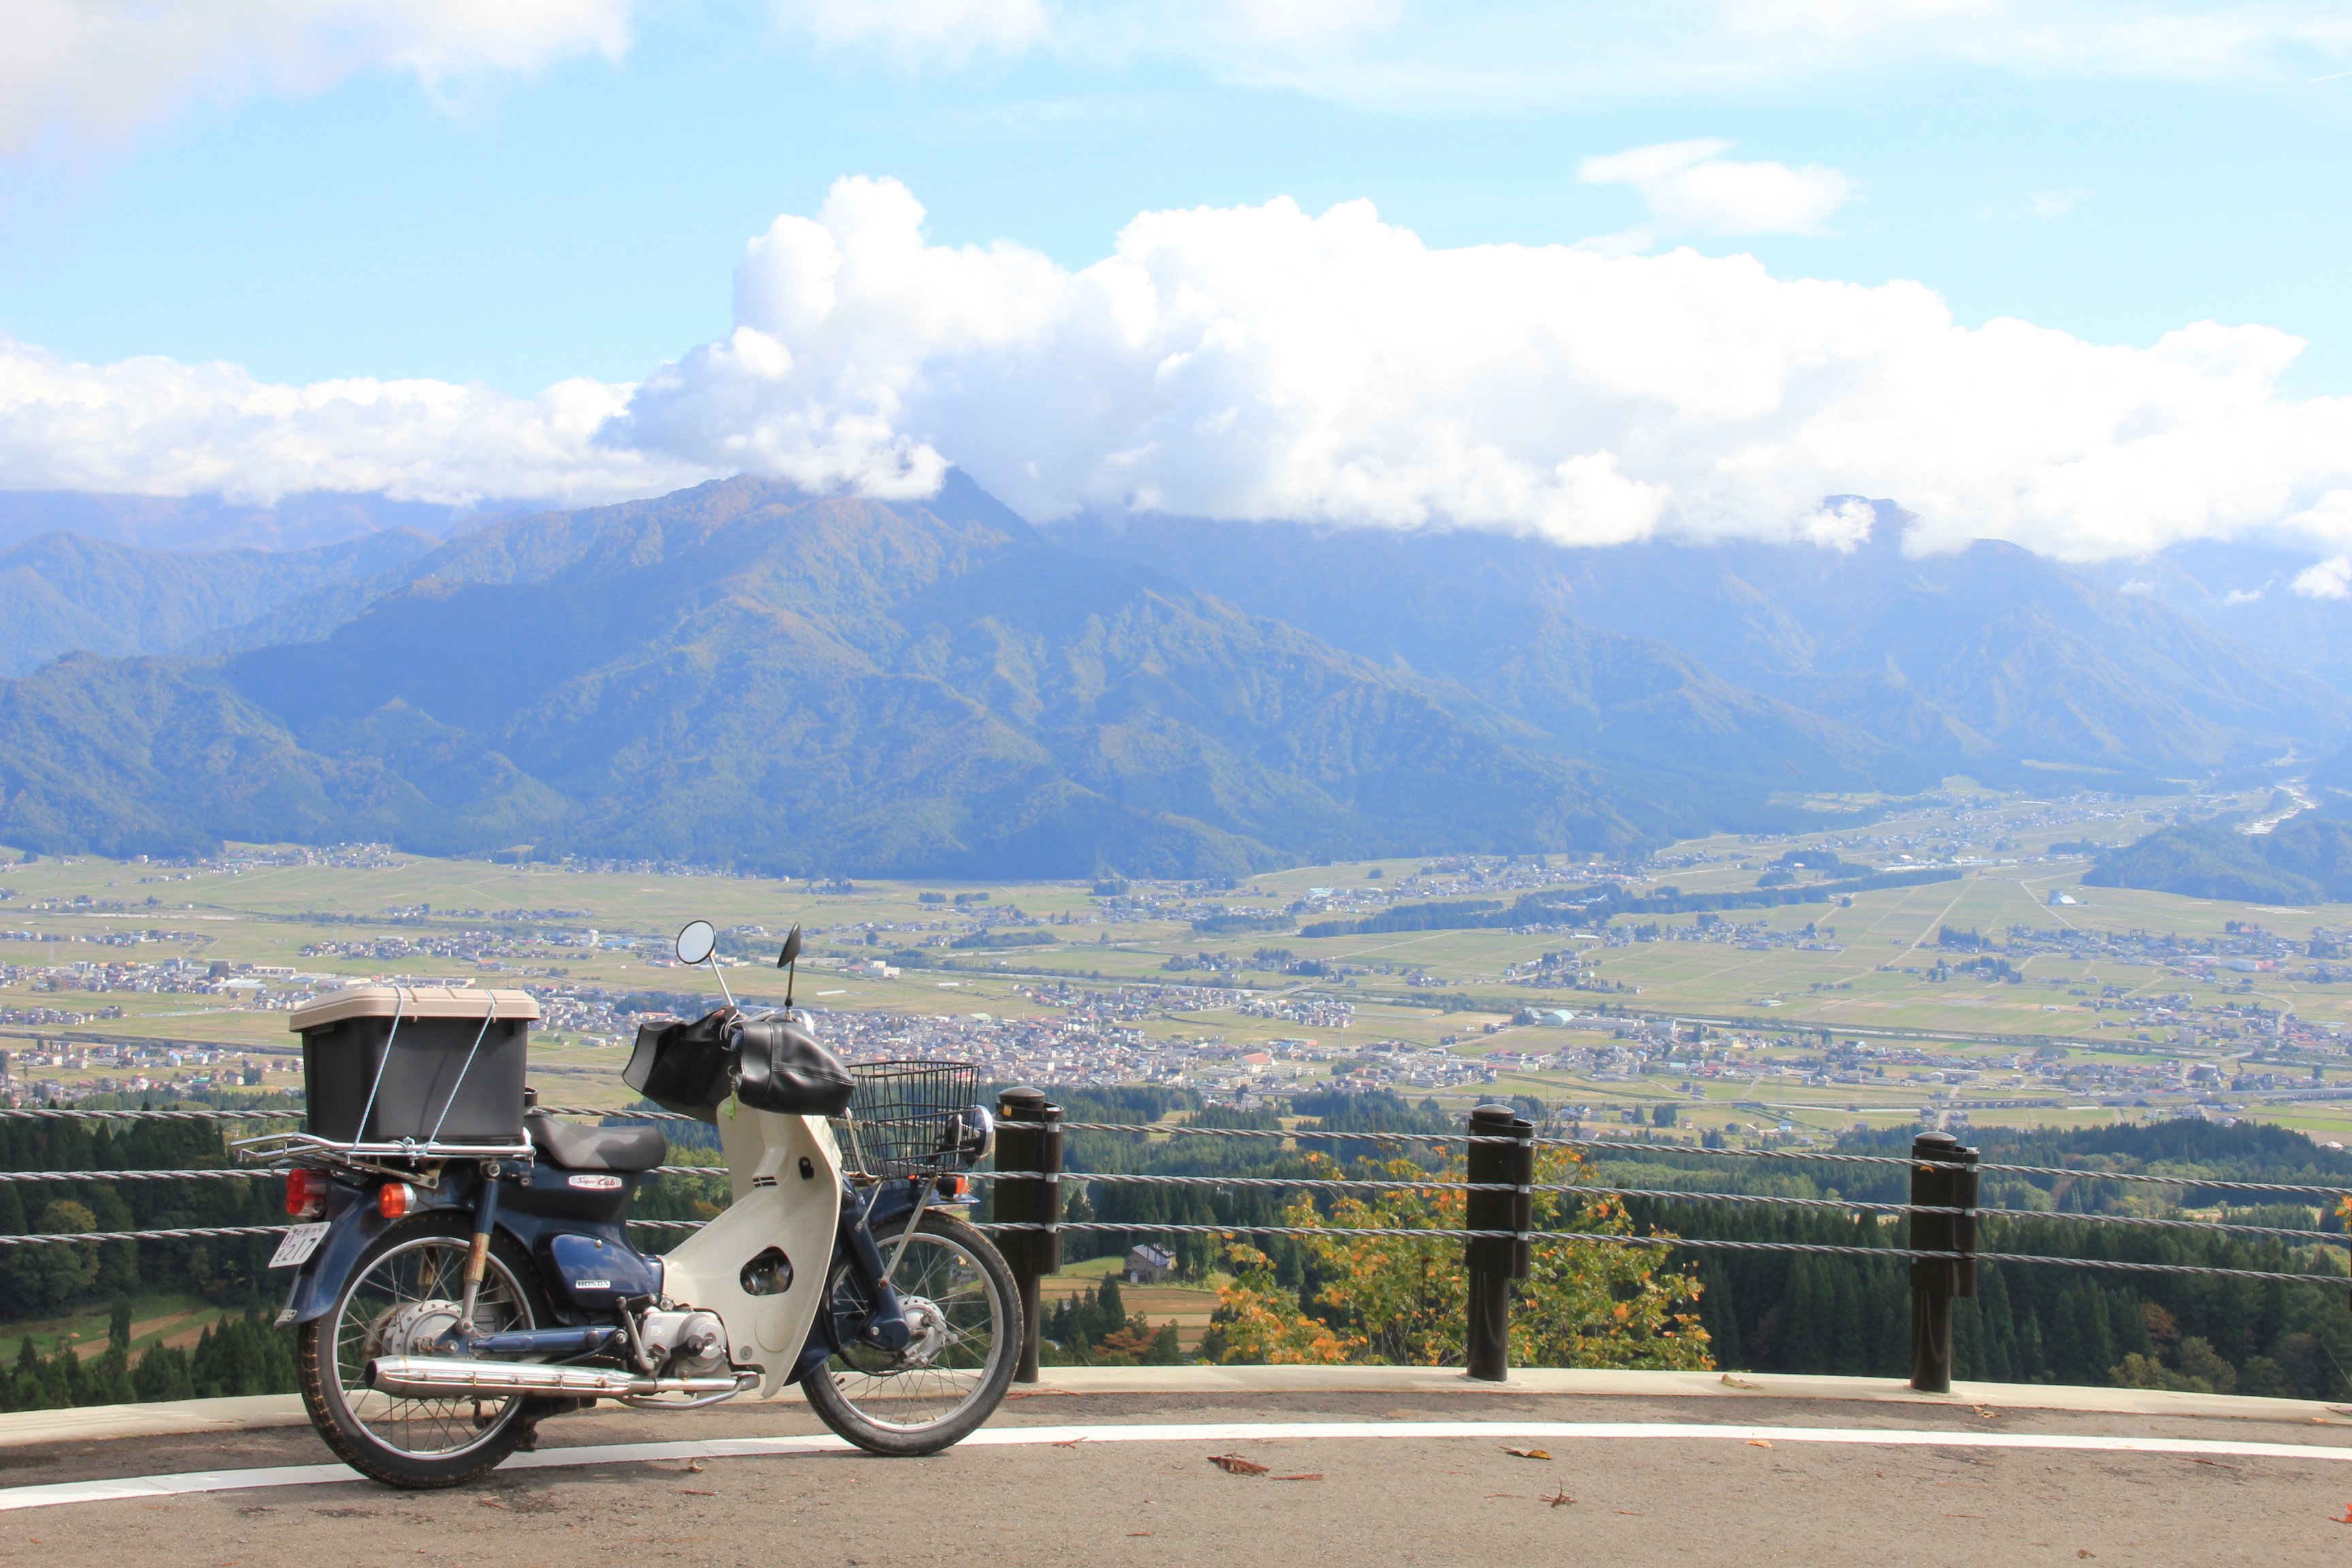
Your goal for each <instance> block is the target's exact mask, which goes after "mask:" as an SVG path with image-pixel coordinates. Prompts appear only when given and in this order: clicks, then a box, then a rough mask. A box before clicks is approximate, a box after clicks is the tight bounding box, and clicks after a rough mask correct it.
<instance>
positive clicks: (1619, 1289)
mask: <svg viewBox="0 0 2352 1568" xmlns="http://www.w3.org/2000/svg"><path fill="white" fill-rule="evenodd" d="M1314 1163H1315V1164H1316V1167H1317V1173H1318V1175H1336V1174H1338V1173H1339V1169H1338V1167H1337V1166H1336V1165H1335V1164H1333V1163H1332V1162H1330V1161H1329V1160H1328V1159H1327V1158H1323V1157H1320V1156H1318V1157H1317V1158H1316V1160H1315V1162H1314ZM1377 1173H1378V1179H1381V1180H1385V1181H1394V1182H1410V1183H1416V1184H1418V1183H1423V1182H1428V1183H1432V1184H1430V1185H1426V1186H1420V1185H1416V1186H1414V1187H1411V1188H1399V1189H1391V1190H1373V1191H1371V1192H1370V1193H1369V1194H1368V1195H1362V1196H1359V1195H1357V1194H1354V1193H1347V1194H1343V1195H1342V1196H1341V1197H1339V1199H1338V1201H1336V1202H1335V1203H1333V1204H1332V1205H1330V1208H1329V1210H1328V1213H1327V1212H1325V1211H1323V1210H1320V1209H1318V1207H1317V1206H1316V1205H1314V1203H1313V1202H1312V1201H1310V1200H1308V1199H1307V1198H1304V1197H1302V1198H1300V1199H1298V1200H1297V1201H1296V1202H1294V1203H1293V1204H1291V1205H1290V1206H1289V1207H1288V1209H1287V1210H1286V1212H1285V1214H1284V1215H1283V1223H1284V1224H1285V1225H1286V1226H1298V1227H1300V1228H1302V1229H1306V1230H1307V1231H1310V1232H1312V1231H1328V1232H1329V1233H1330V1234H1329V1235H1328V1236H1317V1235H1308V1236H1307V1237H1302V1238H1301V1242H1302V1245H1303V1247H1304V1248H1305V1250H1306V1252H1307V1255H1308V1257H1309V1258H1311V1259H1312V1260H1313V1261H1314V1264H1315V1266H1316V1274H1317V1276H1318V1281H1319V1282H1318V1285H1317V1286H1316V1287H1315V1288H1314V1289H1312V1290H1311V1291H1309V1292H1307V1298H1308V1299H1307V1300H1305V1301H1302V1300H1300V1293H1299V1292H1297V1291H1293V1290H1290V1289H1286V1288H1285V1287H1284V1286H1283V1285H1282V1284H1280V1283H1279V1282H1278V1281H1277V1280H1276V1278H1275V1271H1274V1265H1273V1260H1272V1259H1271V1258H1268V1257H1267V1256H1266V1254H1265V1253H1264V1252H1262V1251H1260V1250H1259V1249H1258V1248H1256V1247H1251V1246H1248V1245H1246V1244H1244V1243H1238V1242H1237V1243H1233V1244H1230V1245H1229V1246H1228V1247H1227V1248H1226V1260H1227V1265H1228V1267H1229V1268H1231V1269H1232V1270H1233V1274H1234V1281H1233V1283H1232V1284H1231V1285H1230V1286H1227V1287H1225V1288H1224V1289H1221V1290H1220V1291H1219V1292H1218V1306H1217V1310H1216V1313H1215V1317H1214V1321H1213V1331H1212V1335H1211V1338H1210V1341H1209V1343H1210V1344H1211V1345H1213V1346H1214V1347H1215V1348H1216V1349H1217V1350H1218V1352H1219V1353H1220V1357H1221V1359H1223V1360H1224V1361H1227V1362H1244V1363H1277V1364H1290V1365H1300V1364H1306V1365H1319V1364H1336V1363H1343V1362H1365V1363H1402V1364H1414V1365H1423V1366H1451V1365H1458V1364H1459V1363H1461V1362H1462V1360H1463V1357H1464V1335H1465V1325H1466V1321H1467V1320H1466V1313H1467V1308H1468V1302H1469V1277H1468V1274H1467V1272H1466V1270H1465V1268H1464V1265H1463V1258H1462V1243H1461V1241H1460V1240H1459V1239H1458V1238H1454V1237H1430V1238H1429V1239H1428V1240H1426V1241H1423V1240H1420V1239H1418V1238H1415V1237H1410V1236H1349V1235H1347V1234H1344V1233H1345V1232H1347V1231H1349V1230H1362V1229H1374V1230H1408V1231H1410V1230H1459V1229H1463V1228H1465V1227H1466V1225H1467V1218H1468V1198H1469V1194H1468V1193H1467V1192H1466V1191H1465V1188H1464V1186H1463V1183H1464V1182H1465V1180H1466V1173H1465V1163H1464V1162H1463V1161H1461V1160H1459V1159H1457V1160H1455V1161H1454V1162H1453V1163H1452V1164H1451V1165H1449V1166H1448V1168H1446V1169H1445V1170H1444V1171H1443V1172H1441V1173H1438V1174H1437V1175H1436V1176H1435V1177H1432V1176H1431V1174H1430V1173H1428V1172H1426V1171H1424V1170H1423V1169H1422V1167H1420V1166H1419V1165H1417V1164H1414V1163H1412V1162H1411V1161H1409V1160H1391V1161H1389V1162H1386V1163H1382V1164H1381V1165H1379V1166H1378V1167H1377ZM1585 1179H1587V1178H1586V1172H1585V1166H1584V1164H1583V1163H1582V1161H1581V1160H1580V1159H1579V1158H1578V1157H1577V1156H1576V1155H1574V1154H1573V1153H1570V1152H1566V1151H1559V1150H1547V1151H1544V1152H1542V1153H1541V1154H1540V1155H1539V1156H1538V1161H1537V1166H1536V1181H1537V1183H1538V1185H1544V1184H1552V1185H1567V1184H1576V1183H1580V1182H1582V1181H1584V1180H1585ZM1535 1228H1536V1229H1538V1230H1542V1231H1574V1232H1578V1233H1580V1235H1582V1236H1590V1237H1592V1239H1591V1240H1589V1241H1587V1240H1581V1239H1575V1240H1565V1241H1544V1242H1538V1243H1537V1244H1536V1246H1535V1249H1534V1252H1535V1257H1534V1266H1533V1268H1532V1269H1531V1270H1530V1272H1529V1275H1528V1278H1527V1279H1524V1280H1520V1281H1518V1282H1517V1294H1516V1298H1515V1300H1514V1301H1513V1304H1512V1308H1511V1359H1512V1361H1513V1362H1514V1363H1517V1364H1518V1365H1522V1366H1605V1367H1662V1368H1675V1369H1687V1370H1706V1369H1709V1368H1711V1367H1712V1366H1713V1365H1714V1363H1713V1361H1712V1359H1711V1358H1710V1356H1709V1354H1708V1350H1707V1336H1706V1330H1704V1329H1702V1328H1701V1327H1699V1322H1698V1317H1697V1302H1698V1295H1699V1290H1700V1286H1699V1283H1698V1281H1697V1280H1696V1279H1695V1278H1693V1277H1692V1276H1691V1275H1690V1274H1688V1273H1685V1272H1682V1271H1679V1270H1674V1269H1667V1268H1663V1267H1661V1265H1662V1263H1663V1260H1664V1255H1665V1249H1664V1248H1663V1247H1654V1246H1633V1245H1628V1244H1627V1243H1625V1242H1623V1241H1614V1240H1609V1239H1604V1238H1607V1237H1628V1236H1632V1235H1633V1234H1634V1227H1633V1221H1632V1220H1631V1219H1630V1218H1629V1217H1628V1216H1627V1215H1626V1214H1625V1211H1624V1208H1623V1206H1622V1205H1620V1204H1618V1203H1617V1202H1616V1201H1615V1200H1614V1199H1612V1198H1611V1197H1609V1196H1607V1195H1605V1194H1599V1193H1592V1194H1578V1193H1574V1192H1565V1193H1547V1192H1539V1193H1538V1194H1536V1199H1535ZM1652 1234H1653V1235H1656V1234H1661V1233H1657V1232H1653V1233H1652Z"/></svg>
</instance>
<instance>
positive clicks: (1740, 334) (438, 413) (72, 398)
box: [0, 179, 2352, 594]
mask: <svg viewBox="0 0 2352 1568" xmlns="http://www.w3.org/2000/svg"><path fill="white" fill-rule="evenodd" d="M923 221H924V215H923V209H922V206H921V205H920V204H919V202H918V201H917V200H916V198H915V196H914V195H913V194H912V193H911V192H909V191H908V189H907V188H906V187H904V186H903V185H900V184H898V183H896V182H894V181H889V180H870V179H850V180H844V181H842V182H841V183H840V184H837V185H835V188H834V190H833V192H832V194H831V195H830V196H829V197H828V199H827V200H826V202H825V203H824V206H823V208H822V209H821V210H820V211H819V212H818V213H817V214H816V215H815V216H793V215H788V216H782V217H779V218H778V219H776V221H775V222H774V224H773V225H772V226H770V227H769V229H768V230H767V231H766V232H765V233H764V234H762V235H761V236H759V237H757V238H755V239H754V240H752V241H751V245H750V247H749V248H748V250H747V251H746V254H745V256H744V258H743V260H742V262H741V265H740V267H739V268H738V269H737V272H736V279H735V324H734V326H733V328H732V329H731V330H730V331H729V332H728V333H727V334H726V335H725V336H723V337H721V338H719V339H718V340H717V341H715V342H709V343H706V344H703V345H701V346H699V347H697V348H694V349H692V350H690V351H689V352H688V353H684V354H682V355H681V356H680V357H679V358H677V360H675V361H673V362H670V363H667V364H664V365H661V366H658V367H656V368H655V369H654V370H653V371H652V372H650V373H649V374H647V375H646V377H645V378H644V379H643V380H642V381H641V382H640V383H639V384H636V385H635V387H634V388H632V387H627V386H614V385H607V384H600V383H595V382H588V381H573V382H566V383H563V384H559V385H557V386H555V387H551V388H550V389H549V390H548V391H546V392H545V393H542V394H541V395H539V396H538V397H536V398H516V397H510V396H507V395H502V394H499V393H496V392H493V391H490V390H488V389H486V388H481V387H467V386H457V385H451V384H446V383H439V382H381V383H380V382H373V381H365V380H354V381H348V382H337V383H328V384H320V385H314V386H280V385H271V384H263V383H259V382H257V381H255V380H254V379H253V378H251V377H250V376H248V375H247V374H246V373H244V372H243V371H240V370H238V369H236V367H234V366H228V365H183V364H177V363H173V362H169V361H164V360H131V361H126V362H124V363H120V364H113V365H105V366H89V365H77V364H70V363H64V362H62V361H60V360H58V359H57V358H55V357H53V356H50V355H47V354H45V353H41V352H39V351H37V350H35V349H30V348H24V347H16V346H10V345H5V344H0V487H6V488H43V489H47V488H64V489H110V490H138V491H146V492H152V493H175V492H176V493H186V492H193V491H202V490H226V491H229V492H231V493H234V494H238V495H241V496H249V497H263V496H268V495H273V494H278V493H283V492H286V491H289V490H299V489H317V488H332V489H386V490H389V491H391V492H392V493H394V494H395V495H400V496H405V497H415V498H418V499H432V500H468V499H472V498H475V497H482V496H490V497H506V496H548V497H552V498H561V499H569V500H577V501H581V502H586V501H592V500H609V499H614V498H616V497H619V496H622V495H646V494H652V493H656V492H657V491H660V490H663V489H669V488H673V487H675V486H677V485H681V484H686V483H690V482H693V481H695V480H698V479H703V478H706V477H709V476H710V475H713V474H719V473H727V472H736V471H751V472H756V473H762V474H768V475H773V476H778V477H782V478H786V479H791V480H793V482H795V483H797V484H799V485H801V486H803V487H804V488H806V489H811V490H816V491H832V490H849V489H854V490H858V491H862V492H864V493H867V494H872V495H878V496H887V497H908V496H917V495H922V494H926V493H929V491H930V490H931V489H933V488H935V487H936V486H937V484H938V483H939V481H940V476H941V475H942V474H944V473H945V471H946V469H947V468H948V466H949V465H950V464H959V465H961V466H962V467H963V468H966V469H967V470H969V471H970V472H971V475H972V476H973V478H974V479H977V480H978V481H979V482H980V483H981V484H982V485H983V486H985V487H986V488H988V489H991V490H992V491H993V492H995V493H996V494H997V495H999V496H1001V497H1002V498H1003V499H1004V500H1006V501H1007V502H1008V503H1010V504H1011V505H1013V507H1014V508H1016V509H1017V510H1020V511H1022V512H1023V513H1024V514H1026V515H1028V516H1030V517H1033V518H1035V519H1038V520H1041V521H1045V520H1051V519H1054V518H1058V517H1065V516H1069V515H1071V514H1074V513H1076V512H1079V511H1083V510H1102V511H1109V512H1118V511H1121V510H1162V511H1169V512H1178V513H1190V514H1194V515H1200V516H1207V517H1217V518H1237V519H1250V518H1255V519H1267V518H1290V519H1299V520H1307V521H1320V522H1325V523H1329V524H1333V525H1338V526H1366V527H1392V528H1417V527H1475V528H1489V529H1497V530H1503V531H1512V532H1518V533H1527V534H1534V535H1538V536H1542V537H1546V538H1550V539H1554V540H1558V541H1560V542H1567V543H1602V542H1614V541H1622V540H1627V539H1634V538H1640V537H1643V536H1646V535H1650V534H1654V533H1671V534H1675V535H1680V536H1685V537H1693V538H1707V537H1716V536H1725V535H1741V536H1749V537H1757V538H1767V539H1785V540H1791V541H1801V542H1812V543H1816V544H1820V545H1823V546H1827V547H1831V548H1846V547H1850V546H1851V545H1852V544H1853V542H1855V541H1856V540H1857V539H1858V538H1860V537H1861V536H1862V534H1863V532H1864V531H1865V530H1866V528H1867V526H1868V523H1869V513H1868V510H1867V509H1865V508H1861V507H1858V506H1853V505H1843V506H1837V507H1830V506H1827V505H1825V503H1824V501H1823V499H1822V498H1824V497H1834V496H1855V495H1860V496H1873V497H1885V498H1891V499H1893V500H1896V501H1898V502H1900V503H1902V504H1903V505H1905V506H1907V507H1909V508H1911V509H1912V510H1915V511H1916V512H1918V513H1919V514H1920V516H1921V518H1922V520H1923V521H1922V524H1921V526H1920V528H1919V530H1918V531H1917V533H1916V538H1915V545H1916V547H1919V548H1942V547H1949V546H1955V545H1957V544H1958V543H1960V542H1964V541H1966V540H1968V539H1971V538H1977V537H1983V536H1992V537H1999V538H2005V539H2011V540H2014V541H2016V542H2020V543H2022V544H2025V545H2028V546H2030V547H2032V548H2034V549H2038V550H2042V551H2044V552H2050V553H2052V554H2055V555H2058V556H2061V557H2064V558H2071V559H2098V558H2107V557H2116V556H2133V555H2139V554H2143V553H2146V552H2149V551H2152V550H2157V549H2160V548H2162V547H2163V546H2165V545H2166V544H2168V543H2170V542H2175V541H2177V540H2181V539H2189V538H2219V537H2229V536H2231V535H2233V534H2237V533H2240V532H2249V533H2258V534H2263V535H2264V536H2266V537H2268V536H2274V535H2275V534H2277V533H2279V532H2285V533H2288V534H2292V535H2299V536H2300V537H2303V538H2305V539H2307V540H2310V541H2312V542H2315V544H2316V545H2318V546H2319V549H2318V551H2317V552H2316V553H2320V554H2326V555H2336V554H2344V555H2347V556H2352V398H2325V397H2323V398H2305V399H2295V398H2292V397H2289V396H2287V395H2284V394H2283V393H2281V392H2280V391H2279V389H2278V385H2277V383H2278V377H2279V375H2280V374H2281V372H2282V371H2284V369H2285V368H2286V367H2287V366H2288V365H2289V364H2290V363H2292V362H2293V360H2294V356H2295V354H2296V353H2298V352H2299V350H2300V349H2301V347H2302V345H2301V343H2300V342H2298V341H2297V340H2295V339H2294V338H2292V337H2289V336H2287V335H2286V334H2284V333H2283V332H2279V331H2273V330H2271V329H2269V328H2265V327H2261V326H2223V325H2220V324H2217V323H2213V322H2200V323H2196V324H2193V325H2190V326H2187V327H2183V328H2181V329H2179V331H2174V332H2171V333H2168V334H2167V335H2166V336H2165V337H2163V338H2162V339H2161V340H2159V341H2158V342H2156V343H2154V344H2152V345H2148V346H2145V347H2133V346H2123V345H2116V344H2100V343H2091V342H2084V341H2082V340H2080V339H2078V338H2074V337H2072V336H2069V335H2068V334H2066V333H2064V332H2060V331H2053V330H2050V329H2048V328H2044V327H2038V326H2035V325H2032V323H2029V322H2025V321H2010V320H2001V321H1991V322H1989V323H1987V324H1985V325H1983V326H1981V327H1968V326H1963V325H1961V324H1959V323H1958V322H1956V321H1954V320H1953V319H1952V316H1951V313H1950V311H1949V310H1948V309H1947V308H1946V306H1945V305H1944V302H1943V301H1942V300H1940V299H1939V298H1938V297H1937V295H1936V294H1935V293H1934V292H1932V291H1931V290H1929V289H1927V288H1925V287H1923V286H1921V285H1919V284H1916V283H1905V282H1897V283H1890V284H1885V285H1882V286H1879V287H1874V288H1866V287H1863V286H1860V285H1856V284H1849V283H1834V282H1823V281H1819V280H1813V279H1786V278H1779V277H1775V276H1773V275H1772V274H1771V273H1770V272H1769V271H1768V270H1766V268H1764V267H1763V266H1762V265H1761V264H1760V263H1759V262H1758V261H1757V260H1755V259H1754V258H1749V257H1739V256H1734V257H1722V258H1716V257H1706V256H1701V255H1698V254H1696V253H1695V252H1693V251H1690V250H1687V249H1685V250H1675V251H1670V252H1667V253H1664V254H1662V255H1627V256H1603V255H1600V254H1596V253H1594V252H1592V251H1591V250H1585V249H1579V248H1576V247H1566V246H1545V247H1527V246H1513V245H1489V246H1474V247H1462V248H1455V249H1444V248H1433V247H1429V246H1427V245H1424V244H1423V242H1422V240H1421V239H1420V238H1419V237H1417V236H1416V235H1414V234H1413V233H1412V231H1410V230H1408V229H1404V228H1401V227H1399V226H1395V225H1392V224H1388V223H1383V222H1382V221H1381V218H1380V216H1379V215H1378V214H1377V213H1376V212H1375V211H1374V210H1373V208H1372V207H1371V205H1370V204H1369V203H1365V202H1348V203H1342V204H1340V205H1338V206H1335V207H1332V208H1331V209H1330V210H1329V211H1328V212H1325V213H1323V214H1321V215H1319V216H1317V215H1310V214H1308V213H1306V212H1303V211H1301V210H1300V209H1299V208H1298V207H1297V205H1295V204H1293V203H1291V202H1289V201H1287V200H1276V201H1272V202H1268V203H1266V204H1265V205H1262V206H1249V207H1232V208H1199V209H1193V210H1190V211H1173V212H1154V213H1146V214H1143V215H1142V216H1139V217H1137V218H1135V219H1134V220H1133V221H1132V222H1130V223H1129V225H1128V226H1126V227H1125V228H1124V229H1123V230H1122V231H1120V233H1119V234H1118V237H1117V240H1116V242H1115V244H1114V245H1113V247H1112V248H1111V251H1110V253H1109V254H1108V256H1106V257H1105V258H1102V259H1101V260H1099V261H1097V262H1096V263H1094V264H1093V265H1092V266H1089V267H1085V268H1075V269H1074V268H1067V267H1065V266H1063V265H1061V264H1059V263H1057V262H1055V261H1054V260H1053V259H1051V258H1048V257H1045V256H1044V255H1042V254H1040V253H1038V252H1036V251H1034V250H1031V249H1029V248H1027V247H1023V246H1020V245H1016V244H1013V243H1010V242H1003V241H1001V242H999V243H997V244H994V245H990V246H972V245H965V246H946V245H937V244H933V243H931V242H930V241H929V239H928V238H927V237H925V234H924V231H923ZM2347 571H2352V569H2347ZM2341 581H2352V577H2345V578H2337V579H2332V578H2329V577H2328V576H2327V574H2326V573H2325V572H2322V573H2321V574H2318V575H2312V574H2306V576H2305V580H2304V581H2302V582H2300V583H2298V584H2296V589H2297V591H2298V592H2302V593H2305V594H2311V593H2321V594H2326V593H2329V592H2331V591H2336V590H2333V589H2331V588H2330V587H2329V585H2328V584H2330V583H2331V582H2339V583H2340V582H2341Z"/></svg>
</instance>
